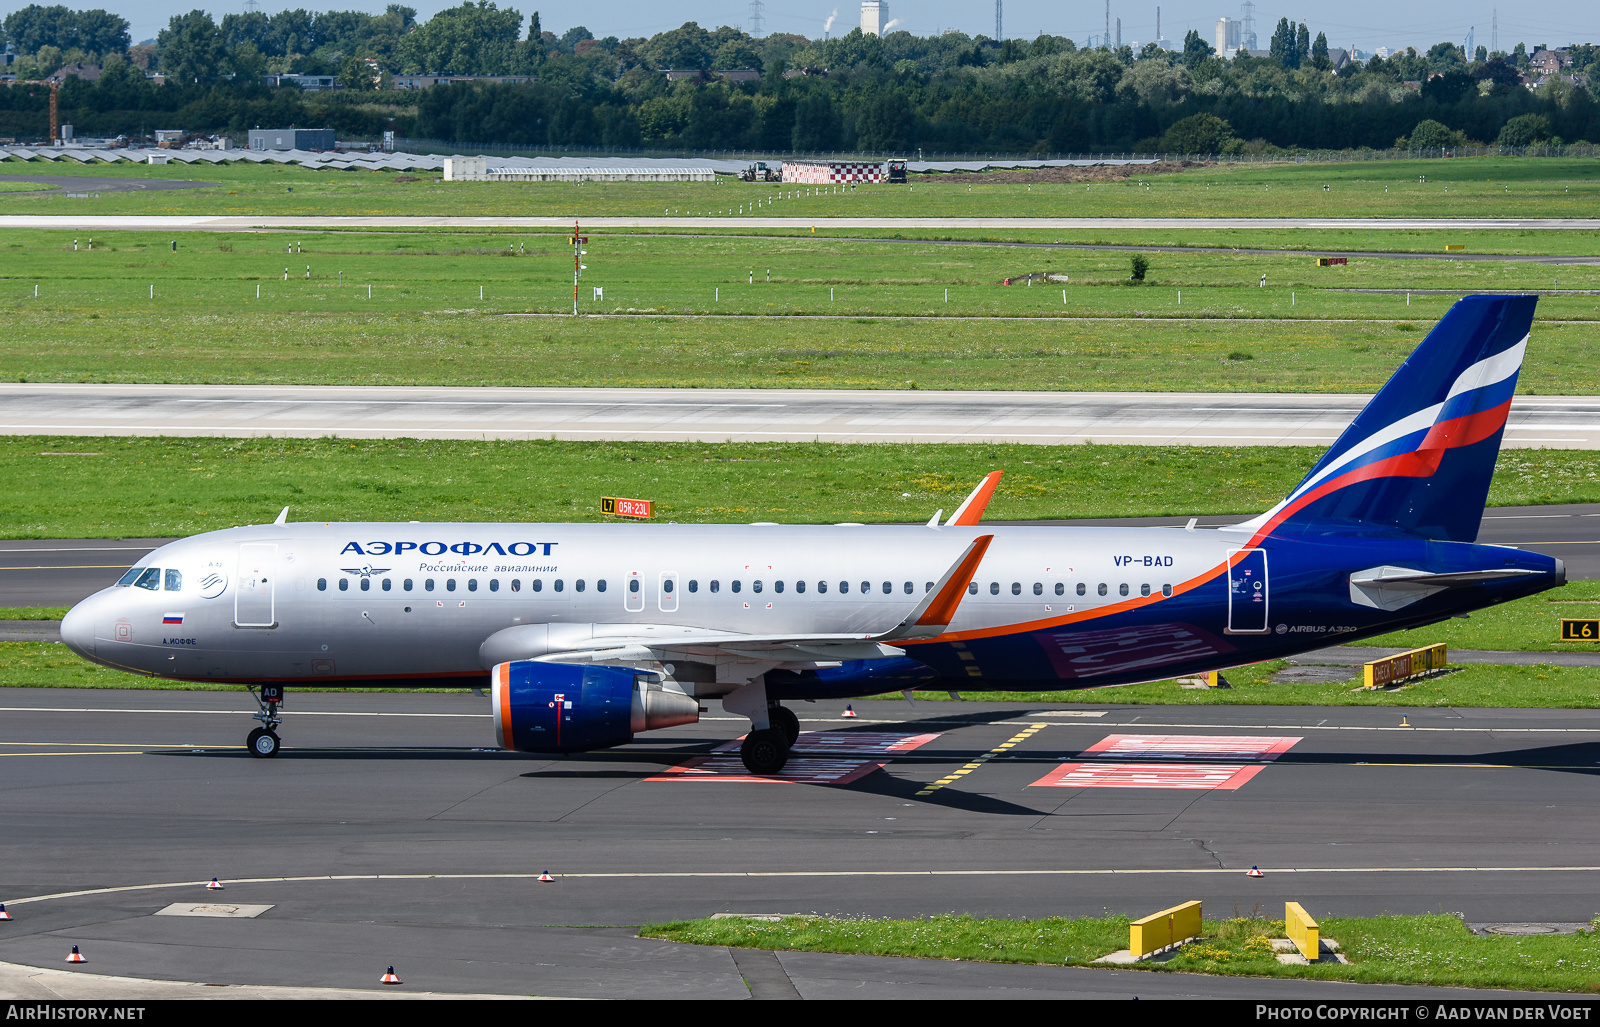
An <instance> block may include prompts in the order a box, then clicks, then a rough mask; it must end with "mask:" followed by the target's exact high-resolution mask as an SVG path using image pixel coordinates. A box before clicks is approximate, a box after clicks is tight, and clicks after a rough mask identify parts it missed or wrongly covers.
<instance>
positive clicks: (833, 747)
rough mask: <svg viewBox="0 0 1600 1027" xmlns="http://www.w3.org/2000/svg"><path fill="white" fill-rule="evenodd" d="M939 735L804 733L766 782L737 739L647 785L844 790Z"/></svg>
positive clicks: (864, 732) (884, 732) (845, 732)
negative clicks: (744, 755) (742, 755)
mask: <svg viewBox="0 0 1600 1027" xmlns="http://www.w3.org/2000/svg"><path fill="white" fill-rule="evenodd" d="M938 737H939V733H938V732H934V733H932V734H922V735H906V734H897V733H894V732H890V731H802V732H801V733H800V737H799V738H797V739H795V743H794V745H793V747H791V748H790V750H789V762H788V763H787V764H786V765H785V766H784V768H783V770H781V771H780V772H778V773H776V774H771V775H768V776H765V777H762V776H758V775H755V774H752V773H750V771H748V770H746V769H745V766H744V763H742V762H741V761H740V759H739V756H738V752H739V743H740V742H741V741H743V738H742V737H740V738H735V739H734V740H733V741H731V742H725V743H724V744H722V745H719V746H717V748H716V749H714V750H712V752H711V755H709V756H696V757H694V758H693V759H691V760H687V761H685V762H684V763H682V764H679V765H678V766H676V767H672V768H671V769H669V770H666V771H664V772H662V773H661V774H658V775H657V776H655V777H647V778H645V780H646V781H746V782H750V781H756V782H761V783H763V784H813V785H843V784H849V783H850V782H852V781H856V780H859V779H860V778H863V777H866V776H867V775H868V774H870V773H872V772H873V771H874V770H878V769H880V768H882V767H886V766H888V765H889V762H890V761H889V760H888V759H884V758H883V757H886V756H895V755H898V754H900V753H905V752H910V751H911V750H912V749H915V748H917V747H918V746H921V745H926V744H927V743H929V742H931V741H933V740H934V739H935V738H938Z"/></svg>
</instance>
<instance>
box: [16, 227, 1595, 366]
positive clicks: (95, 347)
mask: <svg viewBox="0 0 1600 1027" xmlns="http://www.w3.org/2000/svg"><path fill="white" fill-rule="evenodd" d="M90 239H91V236H90V234H89V233H87V232H84V233H78V234H77V235H73V234H72V233H61V232H32V231H16V232H12V233H10V234H9V235H8V236H7V238H6V240H5V241H4V242H3V243H0V254H5V255H6V257H7V260H6V261H5V262H4V263H3V264H0V310H3V311H4V312H5V315H6V317H7V330H6V331H5V332H3V333H0V368H3V371H0V374H3V375H4V377H6V378H8V379H11V380H27V381H149V382H233V383H259V382H283V383H289V382H292V383H308V384H317V383H330V384H331V383H365V384H394V385H401V384H460V385H481V384H496V385H505V384H517V385H635V386H698V387H713V386H736V387H754V388H761V387H770V386H794V387H820V388H911V387H917V388H940V389H1060V390H1076V389H1104V390H1123V389H1148V390H1156V391H1171V390H1190V389H1200V390H1216V391H1244V390H1249V391H1274V390H1284V391H1321V390H1328V391H1366V390H1371V389H1375V388H1376V387H1377V386H1378V385H1380V384H1381V383H1382V382H1383V381H1384V380H1385V379H1386V378H1387V377H1388V376H1389V374H1390V373H1391V372H1392V371H1393V369H1394V367H1395V366H1396V365H1397V364H1398V363H1399V362H1400V361H1401V360H1402V359H1404V357H1405V355H1406V354H1407V353H1408V352H1409V351H1410V350H1411V349H1412V348H1413V347H1414V346H1415V345H1416V343H1417V342H1418V341H1420V339H1421V337H1422V334H1423V332H1425V331H1426V329H1427V328H1428V327H1429V326H1430V325H1431V322H1432V319H1434V318H1437V317H1438V316H1440V315H1441V314H1442V313H1443V312H1444V311H1445V310H1446V309H1448V307H1449V305H1450V303H1451V302H1452V301H1453V299H1454V297H1455V296H1456V295H1458V294H1460V293H1464V292H1468V291H1472V290H1475V289H1489V288H1495V289H1523V288H1535V287H1539V286H1541V285H1544V286H1548V285H1549V284H1553V283H1554V282H1559V283H1560V284H1561V285H1562V287H1563V288H1569V289H1571V288H1587V287H1594V288H1595V289H1597V290H1600V266H1581V267H1561V268H1552V267H1548V266H1544V265H1538V264H1533V263H1528V262H1520V261H1512V262H1495V263H1489V262H1483V263H1464V262H1456V261H1437V262H1436V261H1393V260H1368V261H1362V260H1361V259H1360V258H1357V259H1356V260H1355V262H1354V263H1352V264H1351V265H1350V266H1349V267H1343V268H1324V269H1318V268H1316V267H1314V266H1312V264H1311V262H1310V261H1309V259H1308V258H1306V257H1304V256H1266V255H1231V254H1216V253H1172V254H1166V253H1163V254H1156V255H1154V256H1153V257H1152V269H1151V271H1150V275H1149V279H1148V281H1147V284H1145V285H1141V286H1129V285H1126V284H1124V281H1125V279H1126V275H1127V266H1128V260H1129V256H1128V254H1126V253H1118V252H1104V251H1079V252H1073V253H1067V254H1064V255H1063V254H1061V253H1059V252H1053V253H1042V254H1041V252H1040V251H1016V250H1010V249H1003V248H997V247H978V246H960V247H952V246H934V245H926V246H918V245H905V244H895V243H876V242H839V241H834V240H810V239H806V240H794V239H722V238H716V239H714V238H672V237H659V236H654V237H648V236H619V237H616V238H610V237H592V241H591V243H590V245H589V251H590V252H589V254H588V256H587V257H585V260H586V261H587V262H588V264H589V270H588V272H587V273H586V276H585V278H584V280H583V289H584V292H583V294H582V297H583V298H582V300H581V302H580V308H581V309H582V310H584V311H585V312H586V313H608V314H611V313H619V312H620V313H621V314H622V315H624V316H618V317H605V318H596V317H585V318H571V317H557V316H548V317H547V316H537V312H546V313H556V312H559V311H562V310H570V309H571V263H570V262H571V252H570V249H567V248H566V247H565V246H564V244H563V242H562V240H561V239H559V238H552V237H550V236H523V235H516V234H502V233H487V234H475V235H460V234H443V233H360V234H357V233H271V234H248V233H240V234H223V235H215V236H213V235H210V234H208V233H191V234H189V235H185V236H183V237H182V239H181V240H180V241H179V244H178V249H177V250H176V251H174V250H173V249H172V248H171V245H170V240H169V239H167V238H166V237H164V236H160V235H156V234H153V233H148V232H146V233H133V232H117V233H109V234H106V233H102V234H99V235H98V236H95V237H93V243H92V245H93V249H90V248H89V247H90V245H91V243H90ZM75 241H76V244H77V245H78V246H79V247H80V248H79V249H78V250H76V251H74V250H73V246H74V244H75ZM291 249H292V250H293V251H294V252H292V253H289V252H285V251H286V250H291ZM308 266H309V267H310V269H311V274H312V277H311V278H310V279H307V278H306V277H305V272H306V268H307V267H308ZM285 268H287V269H288V273H289V277H288V279H287V280H286V279H285V278H284V277H283V275H284V271H285ZM1028 270H1034V271H1038V270H1051V271H1060V272H1062V273H1065V274H1068V275H1070V276H1071V278H1072V281H1071V283H1070V284H1067V285H1056V284H1051V285H1043V284H1041V285H1039V286H1020V285H1016V286H1010V287H1006V286H1002V285H999V284H998V283H999V281H1000V280H1001V278H1002V277H1004V276H1006V275H1012V274H1016V273H1019V272H1021V271H1028ZM769 274H770V275H771V279H772V280H771V281H770V282H769V281H768V280H767V279H768V275H769ZM1262 274H1265V275H1267V280H1268V285H1267V287H1266V288H1261V287H1260V286H1259V282H1260V277H1261V275H1262ZM752 278H754V279H755V281H754V282H753V283H752V281H751V279H752ZM1329 283H1333V284H1336V285H1338V286H1339V287H1340V288H1346V289H1357V288H1413V289H1446V290H1451V291H1450V293H1449V294H1448V295H1437V296H1433V295H1421V294H1418V295H1415V296H1413V297H1411V298H1410V302H1409V303H1408V300H1407V297H1406V296H1405V295H1398V294H1396V295H1372V294H1367V293H1358V292H1340V291H1334V290H1332V289H1328V288H1322V286H1323V285H1327V284H1329ZM594 286H600V287H602V288H604V290H605V297H604V300H603V301H596V300H595V299H594V298H593V287H594ZM35 289H37V291H38V296H37V297H35V295H34V292H35ZM946 290H948V293H949V296H950V300H949V302H945V301H944V295H945V293H946ZM258 292H259V294H260V299H257V293H258ZM1063 292H1064V293H1065V294H1066V302H1065V303H1063V302H1062V295H1063ZM369 294H370V297H371V298H370V299H369V298H368V297H369ZM480 295H481V297H482V298H481V299H480ZM830 295H831V296H832V297H833V298H832V299H831V300H830V298H829V297H830ZM1180 297H1181V303H1180ZM530 311H532V312H535V316H527V312H530ZM1539 313H1540V317H1541V323H1540V325H1539V327H1538V329H1537V335H1536V338H1535V342H1534V344H1533V346H1532V347H1531V348H1530V352H1529V355H1528V360H1527V363H1526V365H1525V367H1524V371H1523V376H1522V386H1521V387H1522V391H1523V392H1525V393H1540V392H1542V393H1591V392H1595V391H1600V371H1597V370H1596V368H1597V366H1600V363H1597V362H1596V361H1595V360H1594V356H1593V343H1594V338H1595V331H1596V326H1595V325H1593V324H1591V323H1589V319H1595V318H1600V295H1593V296H1575V295H1566V296H1557V297H1547V298H1544V299H1541V301H1540V304H1539ZM634 314H637V315H638V316H632V315H634ZM680 314H687V315H689V316H687V317H685V316H677V315H680ZM664 315H672V316H664ZM701 315H728V316H701ZM745 315H781V316H763V317H760V318H759V319H756V318H754V317H747V316H745ZM793 315H799V316H793ZM811 315H828V316H825V317H820V318H819V317H815V316H811ZM893 315H916V316H918V317H926V316H933V317H939V318H941V319H944V320H940V321H937V322H932V323H930V322H928V321H926V320H919V319H902V318H897V317H895V316H893ZM963 318H967V320H963ZM1127 318H1139V319H1151V318H1154V319H1160V320H1157V321H1154V322H1152V321H1149V320H1135V321H1128V320H1121V319H1127ZM1315 319H1333V320H1331V321H1328V320H1315ZM1552 322H1559V323H1552Z"/></svg>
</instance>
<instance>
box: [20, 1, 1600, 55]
mask: <svg viewBox="0 0 1600 1027" xmlns="http://www.w3.org/2000/svg"><path fill="white" fill-rule="evenodd" d="M34 2H44V3H49V2H51V0H34ZM55 2H63V0H55ZM65 2H67V6H69V7H73V8H80V7H81V8H88V7H94V6H104V7H105V9H106V10H109V11H112V12H114V13H116V14H120V15H121V16H122V17H124V18H126V19H128V21H129V23H130V25H131V29H130V32H131V33H132V35H133V41H134V42H135V43H137V42H141V41H143V40H145V39H149V38H152V37H154V36H155V34H156V33H157V32H158V31H159V30H160V29H162V28H164V27H165V26H166V24H167V20H168V19H169V18H171V17H172V16H173V15H175V14H183V13H186V12H188V11H190V10H193V9H194V8H195V7H196V6H202V7H203V8H204V9H205V10H208V11H210V13H211V15H212V17H214V18H216V19H218V20H219V21H220V20H221V18H222V16H223V15H224V14H230V13H236V12H240V11H243V10H245V6H244V0H229V2H228V3H226V4H222V5H204V4H201V5H197V3H196V0H139V2H137V3H133V2H128V0H109V2H107V0H76V2H73V0H65ZM258 2H259V7H258V9H259V10H261V11H263V12H265V13H268V14H271V13H273V12H275V11H278V10H282V9H284V8H294V7H303V8H306V9H307V10H365V11H369V12H371V13H373V14H378V13H381V12H382V11H383V9H384V7H385V5H386V3H387V0H366V2H362V0H296V2H289V3H285V2H282V0H258ZM402 2H408V3H409V5H410V6H412V7H415V8H416V9H417V11H418V15H419V17H422V18H426V17H427V16H428V15H431V14H433V13H435V12H437V11H439V10H441V9H443V8H445V7H452V6H456V4H457V3H458V2H459V0H402ZM24 6H26V3H23V2H18V0H0V14H4V13H10V12H11V11H14V10H16V9H18V8H19V7H24ZM1325 6H1326V5H1325V4H1323V5H1318V4H1309V3H1306V2H1305V0H1301V2H1300V4H1299V5H1298V7H1299V9H1290V8H1287V7H1285V6H1283V5H1282V4H1280V3H1275V2H1274V0H1263V2H1260V3H1258V4H1257V7H1256V34H1257V36H1258V37H1259V41H1260V43H1261V45H1262V46H1263V47H1265V46H1266V43H1267V39H1268V37H1269V36H1270V35H1271V34H1272V28H1273V26H1274V25H1276V24H1277V22H1278V19H1279V18H1293V19H1294V20H1295V21H1297V22H1298V21H1304V22H1305V23H1306V24H1307V25H1309V26H1310V28H1311V33H1312V35H1313V36H1315V35H1316V33H1317V32H1319V31H1321V32H1326V33H1327V35H1328V44H1329V45H1330V46H1335V47H1340V46H1351V45H1354V46H1356V47H1358V48H1360V49H1362V50H1372V49H1374V48H1376V47H1379V46H1388V47H1391V48H1393V47H1402V48H1403V47H1406V46H1415V47H1417V48H1418V49H1419V50H1421V49H1426V48H1427V47H1429V46H1431V45H1433V44H1434V43H1437V42H1439V41H1441V40H1444V39H1449V40H1453V41H1455V42H1457V43H1460V42H1464V41H1465V39H1466V36H1467V32H1468V30H1469V29H1471V28H1474V27H1475V28H1476V32H1475V34H1474V40H1473V42H1474V45H1475V46H1479V45H1481V46H1489V45H1490V44H1491V39H1490V34H1491V19H1492V18H1493V17H1494V16H1495V15H1496V13H1497V11H1496V6H1495V4H1494V3H1492V2H1491V3H1486V4H1479V3H1476V2H1474V0H1469V2H1466V3H1462V2H1459V0H1409V2H1402V3H1400V4H1395V3H1393V2H1392V0H1345V2H1344V3H1341V4H1339V5H1337V12H1336V13H1335V14H1334V15H1333V16H1332V18H1330V19H1328V20H1324V19H1322V18H1319V17H1317V16H1316V15H1317V8H1319V7H1325ZM500 7H501V8H505V7H515V8H516V9H517V10H519V11H521V12H522V14H523V16H524V17H525V18H526V17H527V16H529V15H531V14H532V13H533V12H534V11H535V10H538V11H539V16H540V22H541V24H542V25H543V27H544V28H545V29H547V30H549V31H553V32H555V33H557V34H560V33H561V32H564V31H565V30H566V29H568V28H571V27H572V26H574V25H583V26H585V27H587V28H588V29H589V30H590V31H591V32H593V33H594V34H595V35H596V36H601V37H604V36H618V37H622V38H626V37H628V36H651V35H654V34H655V33H657V32H663V31H665V30H667V29H671V28H676V27H677V26H679V25H681V24H683V23H684V22H685V21H697V22H699V23H700V24H701V25H703V26H705V27H707V28H715V27H716V26H718V25H737V26H739V27H740V28H743V29H745V30H746V31H750V30H751V28H752V26H751V5H750V3H749V2H748V0H746V2H740V0H680V2H677V3H672V4H667V5H663V4H661V3H658V2H646V0H613V2H612V3H610V4H609V5H607V6H604V7H602V8H601V10H599V11H596V10H595V9H594V8H593V7H591V6H589V4H588V3H581V2H578V0H555V2H552V0H538V3H537V4H533V3H528V2H526V0H523V2H517V0H511V2H509V3H508V2H505V0H501V2H500ZM669 8H670V11H669ZM1307 8H1309V9H1307ZM1160 9H1161V12H1162V14H1161V31H1162V34H1163V35H1164V36H1166V38H1167V39H1169V40H1173V41H1174V42H1177V41H1180V40H1182V39H1183V36H1184V33H1185V32H1187V31H1188V30H1189V29H1191V28H1194V29H1198V30H1199V31H1200V34H1201V36H1203V37H1204V38H1206V39H1207V40H1208V41H1209V40H1211V39H1213V38H1214V36H1215V34H1216V32H1215V26H1216V22H1217V19H1218V18H1221V17H1231V18H1237V17H1239V16H1240V14H1239V7H1238V5H1237V4H1233V3H1213V2H1201V0H1171V2H1166V3H1162V4H1160ZM1156 10H1157V4H1156V3H1153V2H1142V3H1140V4H1138V5H1137V6H1135V5H1133V4H1129V3H1125V2H1122V0H1112V4H1111V16H1112V18H1113V19H1116V18H1121V19H1122V41H1123V42H1124V43H1129V42H1140V43H1145V42H1149V41H1150V40H1152V39H1154V38H1156ZM835 12H837V14H836V20H835V21H834V23H833V28H834V30H835V32H836V33H839V34H842V33H843V32H848V31H850V29H851V28H854V27H856V26H857V25H859V24H860V4H859V0H846V2H841V0H820V2H819V0H763V15H764V19H765V26H764V34H765V33H772V32H796V33H800V34H802V35H805V36H808V37H810V38H813V39H814V38H816V37H818V36H820V35H821V34H822V31H823V26H824V25H825V24H826V23H827V21H828V18H829V16H830V15H834V14H835ZM994 15H995V11H994V5H993V4H992V3H990V2H989V0H976V2H969V3H957V2H955V0H922V2H920V3H911V2H909V0H889V16H890V18H891V19H896V20H898V22H899V24H896V25H894V26H893V27H894V28H895V29H905V30H906V31H909V32H913V33H915V34H917V35H924V36H925V35H932V34H934V33H936V32H941V31H943V30H945V29H952V28H953V29H958V30H960V31H962V32H966V33H967V34H969V35H977V34H979V33H982V34H984V35H988V36H993V35H994ZM1498 18H1499V42H1500V48H1501V49H1503V50H1510V49H1511V48H1512V47H1513V46H1514V45H1516V43H1518V42H1525V43H1527V44H1528V45H1529V48H1530V49H1531V48H1532V47H1533V46H1534V45H1535V44H1539V43H1544V44H1547V45H1550V46H1560V45H1564V44H1566V43H1586V42H1595V41H1597V40H1600V4H1596V3H1594V2H1593V0H1549V2H1547V3H1543V4H1528V5H1522V4H1508V5H1507V6H1506V8H1505V9H1504V10H1499V11H1498ZM1112 24H1113V28H1112V32H1113V34H1115V31H1116V29H1115V21H1113V23H1112ZM1004 26H1005V35H1006V36H1007V37H1019V38H1027V39H1031V38H1033V37H1034V36H1036V35H1038V34H1039V33H1040V32H1048V33H1050V34H1052V35H1058V36H1067V37H1069V38H1071V39H1073V40H1074V41H1076V42H1077V43H1079V44H1080V45H1082V44H1084V43H1086V42H1087V41H1088V38H1089V36H1091V35H1094V36H1096V37H1098V36H1099V35H1100V34H1101V33H1102V32H1103V31H1104V29H1105V4H1104V0H1090V2H1087V3H1085V2H1082V0H1079V2H1074V3H1070V4H1059V3H1052V2H1048V0H1005V21H1004Z"/></svg>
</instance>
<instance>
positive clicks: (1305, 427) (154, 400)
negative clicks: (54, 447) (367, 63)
mask: <svg viewBox="0 0 1600 1027" xmlns="http://www.w3.org/2000/svg"><path fill="white" fill-rule="evenodd" d="M1370 398H1371V397H1370V396H1366V395H1354V394H1305V393H1186V392H976V391H974V392H940V391H930V390H904V391H860V390H846V389H839V390H833V389H562V388H499V387H490V388H480V387H455V388H416V387H409V386H331V385H328V386H324V385H316V386H288V385H283V386H280V385H101V384H78V383H62V384H52V383H32V382H29V383H21V382H6V383H0V434H5V435H76V436H162V435H166V436H227V437H234V438H259V437H268V436H271V437H288V438H296V437H297V438H318V437H325V436H333V437H340V438H450V439H529V438H540V439H546V438H556V439H570V440H578V441H590V440H600V439H608V440H621V441H663V442H673V441H690V442H727V441H733V442H757V441H776V442H792V441H796V440H818V441H822V442H848V443H858V442H1000V443H1027V444H1035V445H1044V446H1054V445H1065V444H1070V443H1085V442H1098V443H1108V444H1121V445H1150V446H1171V445H1199V446H1219V445H1246V446H1318V447H1326V446H1328V445H1329V444H1331V443H1332V442H1333V441H1334V440H1335V439H1337V438H1338V436H1339V433H1340V432H1342V431H1343V430H1344V429H1345V428H1346V427H1347V426H1348V425H1349V424H1350V422H1351V421H1352V420H1354V418H1355V416H1356V414H1357V413H1359V412H1360V410H1361V408H1362V407H1363V406H1365V405H1366V403H1367V401H1368V400H1369V399H1370ZM1504 445H1505V446H1506V447H1507V448H1513V449H1515V448H1526V447H1547V448H1557V449H1594V448H1597V447H1600V397H1595V396H1518V397H1516V398H1515V399H1514V400H1513V402H1512V406H1511V415H1510V418H1509V419H1508V421H1507V426H1506V435H1505V442H1504Z"/></svg>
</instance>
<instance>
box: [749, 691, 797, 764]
mask: <svg viewBox="0 0 1600 1027" xmlns="http://www.w3.org/2000/svg"><path fill="white" fill-rule="evenodd" d="M767 723H768V724H770V725H771V727H766V728H762V729H760V730H756V731H751V732H750V733H749V734H748V735H745V738H744V743H743V744H742V745H740V746H739V759H740V760H742V761H743V762H744V766H745V769H746V770H748V771H750V773H752V774H759V775H761V776H763V777H765V776H767V775H770V774H776V773H777V772H778V771H780V770H782V769H783V765H784V764H785V763H787V762H789V750H790V748H792V747H793V746H794V743H795V739H797V738H799V737H800V718H799V717H797V716H795V715H794V711H793V710H791V709H788V708H786V707H783V706H779V705H778V704H777V703H773V704H772V705H770V706H768V707H767Z"/></svg>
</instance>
